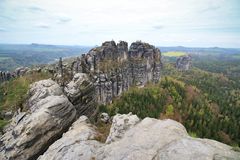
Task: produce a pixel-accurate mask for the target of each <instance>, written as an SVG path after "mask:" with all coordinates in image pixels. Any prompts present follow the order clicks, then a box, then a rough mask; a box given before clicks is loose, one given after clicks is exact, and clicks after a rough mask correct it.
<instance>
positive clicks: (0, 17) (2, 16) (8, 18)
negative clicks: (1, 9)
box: [0, 15, 15, 21]
mask: <svg viewBox="0 0 240 160" xmlns="http://www.w3.org/2000/svg"><path fill="white" fill-rule="evenodd" d="M0 19H4V20H9V21H14V20H15V19H14V18H13V17H10V16H7V15H0Z"/></svg>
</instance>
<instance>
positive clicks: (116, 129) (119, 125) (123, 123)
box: [106, 113, 140, 143]
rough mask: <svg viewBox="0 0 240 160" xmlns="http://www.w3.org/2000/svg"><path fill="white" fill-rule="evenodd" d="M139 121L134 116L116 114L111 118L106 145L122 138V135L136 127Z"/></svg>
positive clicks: (130, 114)
mask: <svg viewBox="0 0 240 160" xmlns="http://www.w3.org/2000/svg"><path fill="white" fill-rule="evenodd" d="M139 121H140V119H139V118H138V117H137V116H136V115H132V113H129V114H122V115H121V114H117V115H115V116H114V117H113V120H112V126H111V129H110V133H109V135H108V137H107V140H106V143H111V142H114V141H117V140H119V139H121V138H122V136H123V135H124V133H125V132H126V131H127V130H128V129H130V128H132V127H133V126H134V125H136V124H137V123H138V122H139Z"/></svg>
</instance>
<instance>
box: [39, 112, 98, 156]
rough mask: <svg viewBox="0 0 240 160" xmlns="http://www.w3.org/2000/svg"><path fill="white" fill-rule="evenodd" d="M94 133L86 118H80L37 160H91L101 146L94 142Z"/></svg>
mask: <svg viewBox="0 0 240 160" xmlns="http://www.w3.org/2000/svg"><path fill="white" fill-rule="evenodd" d="M95 136H96V131H95V129H94V127H93V126H92V125H91V124H90V123H89V121H88V119H87V117H86V116H81V117H80V118H79V119H78V120H77V121H76V122H74V123H73V125H72V127H71V128H70V129H69V131H68V132H66V133H65V134H64V135H63V137H62V138H61V139H59V140H58V141H56V142H55V143H53V144H52V145H51V146H50V147H49V148H48V150H47V151H46V152H45V153H44V155H42V156H40V157H39V158H38V160H57V159H58V160H60V159H65V160H77V159H82V160H91V159H94V158H95V157H96V151H97V149H98V148H100V147H101V146H102V144H101V143H99V142H98V141H96V140H94V137H95Z"/></svg>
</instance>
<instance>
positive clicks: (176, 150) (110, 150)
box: [39, 114, 240, 160]
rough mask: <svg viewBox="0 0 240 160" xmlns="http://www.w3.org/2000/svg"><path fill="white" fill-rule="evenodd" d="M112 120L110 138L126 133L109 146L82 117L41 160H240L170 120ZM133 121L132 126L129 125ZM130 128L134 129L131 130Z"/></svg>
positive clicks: (119, 117)
mask: <svg viewBox="0 0 240 160" xmlns="http://www.w3.org/2000/svg"><path fill="white" fill-rule="evenodd" d="M113 119H114V120H115V121H114V122H113V124H112V128H111V131H110V135H109V136H112V135H113V133H115V132H116V131H114V128H115V129H116V130H119V128H122V129H123V131H124V132H122V133H121V134H120V136H119V137H117V138H118V139H117V140H116V141H112V142H111V143H109V144H107V143H104V144H103V143H99V142H97V141H96V140H94V135H96V134H97V133H96V131H95V130H94V128H95V127H94V126H92V125H90V124H89V123H87V120H86V117H80V119H79V120H78V121H76V122H75V123H74V124H73V127H71V129H70V130H69V131H68V132H67V133H66V134H64V136H63V137H62V138H61V139H59V140H58V141H56V142H55V143H54V144H53V145H51V146H50V147H49V149H48V150H47V151H46V152H45V153H44V154H43V156H41V157H40V158H39V159H40V160H43V159H50V160H53V159H64V160H74V159H96V160H97V159H99V160H103V159H104V160H112V159H114V160H120V159H125V160H128V159H129V160H130V159H139V160H152V159H154V160H160V159H161V160H170V159H171V160H192V159H197V160H208V159H233V160H238V159H239V158H240V153H239V152H234V151H233V150H231V147H230V146H227V145H225V144H222V143H219V142H217V141H213V140H209V139H199V138H192V137H190V136H189V135H188V134H187V132H186V129H185V128H184V126H183V125H181V124H180V123H178V122H176V121H173V120H170V119H167V120H157V119H153V118H145V119H143V120H142V121H140V122H138V120H139V119H138V118H137V117H136V116H135V115H131V114H129V115H116V116H115V117H114V118H113ZM131 119H132V122H133V123H130V121H131ZM124 121H125V123H124ZM137 122H138V123H137ZM117 124H121V125H117ZM125 124H127V125H125ZM128 124H132V125H130V127H128V126H129V125H128ZM119 126H121V127H119ZM117 132H118V131H117ZM111 134H112V135H111ZM112 137H114V136H112Z"/></svg>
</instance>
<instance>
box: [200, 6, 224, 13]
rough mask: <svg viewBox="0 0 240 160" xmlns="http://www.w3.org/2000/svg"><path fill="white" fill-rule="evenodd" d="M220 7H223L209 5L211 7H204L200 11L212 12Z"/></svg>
mask: <svg viewBox="0 0 240 160" xmlns="http://www.w3.org/2000/svg"><path fill="white" fill-rule="evenodd" d="M220 8H221V6H209V7H206V8H204V9H202V10H200V11H199V12H200V13H204V12H211V11H216V10H218V9H220Z"/></svg>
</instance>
